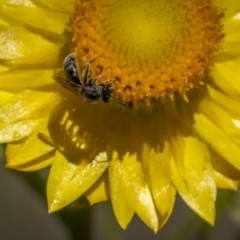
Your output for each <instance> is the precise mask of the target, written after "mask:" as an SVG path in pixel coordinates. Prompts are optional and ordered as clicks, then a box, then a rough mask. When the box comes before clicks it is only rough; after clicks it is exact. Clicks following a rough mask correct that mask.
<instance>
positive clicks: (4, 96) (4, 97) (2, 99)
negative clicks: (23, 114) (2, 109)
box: [0, 91, 14, 106]
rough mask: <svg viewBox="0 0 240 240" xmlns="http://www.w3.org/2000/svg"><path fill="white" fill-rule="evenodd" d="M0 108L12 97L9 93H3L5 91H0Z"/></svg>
mask: <svg viewBox="0 0 240 240" xmlns="http://www.w3.org/2000/svg"><path fill="white" fill-rule="evenodd" d="M0 96H1V97H0V106H2V105H3V104H5V103H6V102H8V101H9V100H10V99H11V98H12V97H13V96H14V94H13V93H10V92H5V91H0Z"/></svg>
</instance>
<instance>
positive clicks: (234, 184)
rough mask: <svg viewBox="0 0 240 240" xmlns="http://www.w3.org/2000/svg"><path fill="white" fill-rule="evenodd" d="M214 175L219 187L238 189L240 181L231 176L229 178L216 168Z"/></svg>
mask: <svg viewBox="0 0 240 240" xmlns="http://www.w3.org/2000/svg"><path fill="white" fill-rule="evenodd" d="M214 177H215V182H216V185H217V187H218V188H223V189H232V190H235V191H237V189H238V186H239V182H240V181H235V180H232V179H230V178H227V177H226V176H224V175H223V174H221V173H219V172H217V171H215V170H214Z"/></svg>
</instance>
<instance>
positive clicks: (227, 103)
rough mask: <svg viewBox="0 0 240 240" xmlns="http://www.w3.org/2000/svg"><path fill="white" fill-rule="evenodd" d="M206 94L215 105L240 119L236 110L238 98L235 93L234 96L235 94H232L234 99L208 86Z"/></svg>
mask: <svg viewBox="0 0 240 240" xmlns="http://www.w3.org/2000/svg"><path fill="white" fill-rule="evenodd" d="M208 93H209V95H210V96H211V98H212V99H213V100H214V101H215V102H216V103H218V104H219V105H221V106H222V107H223V108H224V109H226V110H228V111H229V112H232V113H234V114H235V115H236V116H238V117H239V118H240V112H239V110H238V107H239V102H240V97H239V96H238V95H237V94H236V93H235V94H236V96H234V95H235V94H233V96H234V97H229V96H227V95H226V94H223V93H221V92H219V91H217V90H215V89H214V88H212V87H210V86H208ZM231 96H232V95H231Z"/></svg>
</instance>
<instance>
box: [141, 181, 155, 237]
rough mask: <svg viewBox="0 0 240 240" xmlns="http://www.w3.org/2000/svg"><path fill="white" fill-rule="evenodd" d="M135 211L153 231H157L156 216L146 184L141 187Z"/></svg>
mask: <svg viewBox="0 0 240 240" xmlns="http://www.w3.org/2000/svg"><path fill="white" fill-rule="evenodd" d="M136 213H137V215H138V216H139V217H140V218H141V219H142V220H143V222H144V223H145V224H146V225H147V226H148V227H150V228H151V229H152V230H153V231H154V232H155V233H156V232H157V230H158V228H159V221H158V216H157V212H156V208H155V205H154V201H153V199H152V195H151V192H150V190H149V188H148V186H147V184H145V185H143V186H142V188H141V191H140V195H139V201H138V202H137V204H136Z"/></svg>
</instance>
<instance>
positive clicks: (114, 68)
mask: <svg viewBox="0 0 240 240" xmlns="http://www.w3.org/2000/svg"><path fill="white" fill-rule="evenodd" d="M223 16H224V14H223V12H222V11H221V10H219V9H218V8H217V7H216V6H215V5H214V4H213V3H212V1H211V0H197V1H196V0H173V1H170V2H169V1H168V0H162V1H158V0H154V1H148V0H140V1H139V0H131V1H128V0H123V1H115V0H100V1H93V0H89V1H79V2H78V3H77V4H76V7H75V11H74V13H73V15H72V17H71V19H70V31H71V32H72V33H73V35H74V37H73V42H74V47H75V49H74V51H75V53H76V56H77V59H78V61H79V66H81V67H84V65H85V64H86V62H88V61H90V60H92V59H94V58H96V57H97V59H96V61H95V62H94V65H93V67H92V74H93V75H96V76H97V75H101V78H100V80H99V82H100V83H105V82H106V81H110V82H111V84H112V87H113V89H114V97H115V98H119V99H121V100H123V101H125V102H128V101H133V102H134V103H137V102H138V101H139V100H145V101H146V102H147V103H150V100H151V99H156V100H158V99H163V98H165V97H166V96H170V97H171V98H173V95H174V93H175V92H178V93H179V94H180V95H181V96H182V97H183V98H185V99H187V97H186V92H187V91H188V90H189V89H191V88H194V87H197V86H198V85H199V83H200V80H201V78H202V77H203V74H204V69H205V68H208V67H209V66H211V60H212V58H213V56H214V55H216V53H217V52H218V50H219V49H220V45H219V43H220V41H221V40H222V38H223V37H224V34H223V33H222V25H220V19H221V18H222V17H223Z"/></svg>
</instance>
